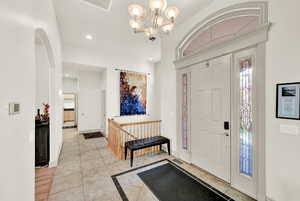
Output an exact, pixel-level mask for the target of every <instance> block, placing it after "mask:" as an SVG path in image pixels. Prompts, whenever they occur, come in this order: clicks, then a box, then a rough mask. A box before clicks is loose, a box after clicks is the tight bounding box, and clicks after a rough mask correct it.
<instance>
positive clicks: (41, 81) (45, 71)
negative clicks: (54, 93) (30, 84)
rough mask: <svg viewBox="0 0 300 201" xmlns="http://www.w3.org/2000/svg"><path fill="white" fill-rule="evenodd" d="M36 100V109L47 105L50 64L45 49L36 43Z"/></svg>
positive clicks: (39, 43)
mask: <svg viewBox="0 0 300 201" xmlns="http://www.w3.org/2000/svg"><path fill="white" fill-rule="evenodd" d="M35 52H36V55H35V56H36V58H35V60H36V97H35V98H36V99H35V107H36V111H37V109H41V112H42V109H43V103H45V104H46V103H49V93H50V87H49V84H50V79H49V76H50V64H49V58H48V55H47V50H46V48H45V47H44V46H43V45H42V44H41V42H40V41H39V42H37V44H36V51H35Z"/></svg>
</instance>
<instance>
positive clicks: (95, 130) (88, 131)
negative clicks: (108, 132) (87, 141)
mask: <svg viewBox="0 0 300 201" xmlns="http://www.w3.org/2000/svg"><path fill="white" fill-rule="evenodd" d="M95 132H101V129H94V130H86V131H79V134H80V135H82V134H85V133H95Z"/></svg>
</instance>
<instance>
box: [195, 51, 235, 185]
mask: <svg viewBox="0 0 300 201" xmlns="http://www.w3.org/2000/svg"><path fill="white" fill-rule="evenodd" d="M230 66H231V56H230V55H228V56H223V57H220V58H217V59H214V60H211V61H210V62H209V63H202V64H196V65H194V66H193V67H192V72H191V153H192V155H191V159H192V163H193V164H195V165H197V166H199V167H200V168H202V169H204V170H206V171H208V172H210V173H212V174H214V175H216V176H217V177H219V178H221V179H223V180H225V181H227V182H229V183H230V135H231V132H230V128H229V127H230V126H229V124H230Z"/></svg>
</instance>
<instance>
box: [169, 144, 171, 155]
mask: <svg viewBox="0 0 300 201" xmlns="http://www.w3.org/2000/svg"><path fill="white" fill-rule="evenodd" d="M168 153H169V156H170V155H171V149H170V142H168Z"/></svg>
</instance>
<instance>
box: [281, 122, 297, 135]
mask: <svg viewBox="0 0 300 201" xmlns="http://www.w3.org/2000/svg"><path fill="white" fill-rule="evenodd" d="M280 133H283V134H289V135H299V127H298V126H292V125H284V124H281V125H280Z"/></svg>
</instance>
